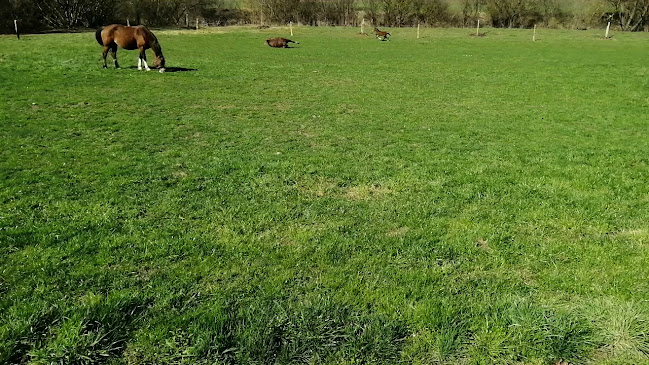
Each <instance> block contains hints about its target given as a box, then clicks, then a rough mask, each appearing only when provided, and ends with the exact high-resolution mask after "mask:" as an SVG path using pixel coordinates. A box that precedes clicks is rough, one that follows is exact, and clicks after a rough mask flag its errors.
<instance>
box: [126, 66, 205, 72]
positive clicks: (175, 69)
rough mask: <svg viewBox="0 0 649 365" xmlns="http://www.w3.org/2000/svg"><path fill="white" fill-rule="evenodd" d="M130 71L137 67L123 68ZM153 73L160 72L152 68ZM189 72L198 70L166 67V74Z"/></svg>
mask: <svg viewBox="0 0 649 365" xmlns="http://www.w3.org/2000/svg"><path fill="white" fill-rule="evenodd" d="M123 68H126V69H129V70H135V69H137V66H128V67H123ZM151 71H158V69H155V68H152V69H151ZM187 71H198V69H197V68H187V67H165V72H187Z"/></svg>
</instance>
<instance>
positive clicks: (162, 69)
mask: <svg viewBox="0 0 649 365" xmlns="http://www.w3.org/2000/svg"><path fill="white" fill-rule="evenodd" d="M165 71H166V70H165V69H164V67H163V68H161V69H160V70H159V71H158V72H160V73H161V74H162V73H164V72H165Z"/></svg>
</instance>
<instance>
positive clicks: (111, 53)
mask: <svg viewBox="0 0 649 365" xmlns="http://www.w3.org/2000/svg"><path fill="white" fill-rule="evenodd" d="M110 55H111V56H113V59H114V60H115V68H119V64H118V63H117V44H114V45H113V46H112V47H110ZM105 60H106V58H105V57H104V64H105V63H106V62H105Z"/></svg>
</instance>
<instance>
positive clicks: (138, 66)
mask: <svg viewBox="0 0 649 365" xmlns="http://www.w3.org/2000/svg"><path fill="white" fill-rule="evenodd" d="M137 69H138V70H140V71H142V59H141V58H138V59H137Z"/></svg>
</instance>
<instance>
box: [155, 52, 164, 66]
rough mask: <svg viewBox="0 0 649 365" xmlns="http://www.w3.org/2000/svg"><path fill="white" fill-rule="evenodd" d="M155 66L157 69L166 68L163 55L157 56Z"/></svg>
mask: <svg viewBox="0 0 649 365" xmlns="http://www.w3.org/2000/svg"><path fill="white" fill-rule="evenodd" d="M153 66H155V67H157V68H164V67H165V57H164V56H163V55H162V53H161V54H159V55H157V56H155V60H154V61H153Z"/></svg>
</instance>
